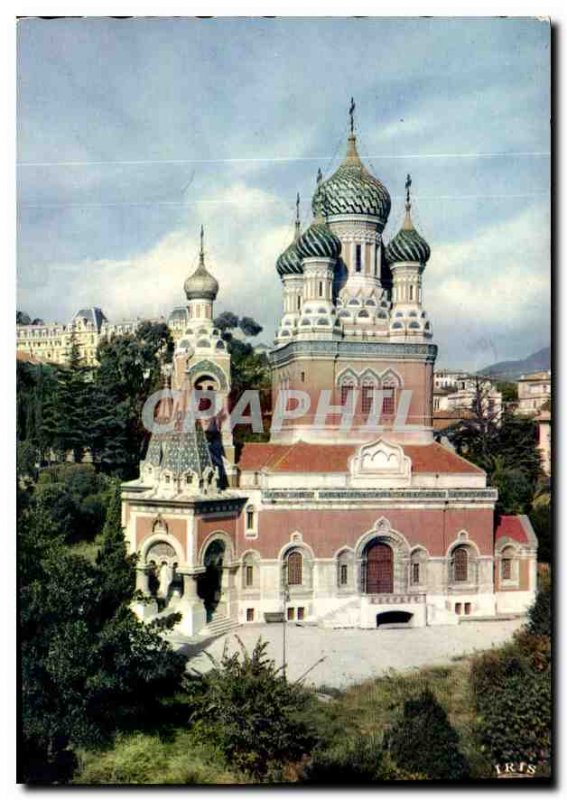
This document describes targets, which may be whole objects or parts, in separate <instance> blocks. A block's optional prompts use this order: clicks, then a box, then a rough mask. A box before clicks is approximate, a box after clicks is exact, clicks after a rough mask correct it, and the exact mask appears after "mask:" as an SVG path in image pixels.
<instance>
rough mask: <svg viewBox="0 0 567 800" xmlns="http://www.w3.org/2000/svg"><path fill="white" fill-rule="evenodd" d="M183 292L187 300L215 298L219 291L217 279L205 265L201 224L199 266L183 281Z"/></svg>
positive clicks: (203, 236) (203, 232)
mask: <svg viewBox="0 0 567 800" xmlns="http://www.w3.org/2000/svg"><path fill="white" fill-rule="evenodd" d="M184 288H185V294H186V296H187V299H188V300H215V299H216V296H217V294H218V291H219V284H218V281H217V280H216V279H215V278H214V277H213V276H212V275H211V274H210V272H209V271H208V270H207V268H206V266H205V231H204V228H203V226H202V225H201V232H200V246H199V266H198V267H197V269H196V270H195V272H194V273H193V274H192V275H190V276H189V277H188V278H187V280H186V281H185V285H184Z"/></svg>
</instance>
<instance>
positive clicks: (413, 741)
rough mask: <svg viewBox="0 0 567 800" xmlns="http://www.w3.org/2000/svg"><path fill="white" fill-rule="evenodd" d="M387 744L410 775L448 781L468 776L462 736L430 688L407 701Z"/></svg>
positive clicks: (399, 763) (394, 756) (392, 754)
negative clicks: (460, 738) (461, 747)
mask: <svg viewBox="0 0 567 800" xmlns="http://www.w3.org/2000/svg"><path fill="white" fill-rule="evenodd" d="M388 744H389V749H390V754H391V756H392V758H393V759H394V761H395V762H396V764H397V765H398V767H400V768H401V769H403V770H406V771H407V772H409V773H419V774H421V775H424V776H426V778H430V779H436V778H437V779H445V780H460V779H463V778H466V777H467V776H468V774H469V767H468V764H467V761H466V759H465V757H464V756H463V754H462V753H461V751H460V749H459V737H458V735H457V733H456V732H455V730H454V729H453V728H452V726H451V724H450V722H449V719H448V717H447V714H446V713H445V710H444V709H443V707H442V706H441V705H440V704H439V703H438V702H437V699H436V698H435V695H434V694H433V692H432V691H431V690H430V689H425V690H424V691H423V692H422V693H421V694H420V695H419V696H418V697H416V698H411V699H409V700H406V702H405V703H404V708H403V713H402V716H401V718H400V719H399V720H398V721H397V722H396V723H394V725H393V726H392V729H391V731H390V733H389V735H388Z"/></svg>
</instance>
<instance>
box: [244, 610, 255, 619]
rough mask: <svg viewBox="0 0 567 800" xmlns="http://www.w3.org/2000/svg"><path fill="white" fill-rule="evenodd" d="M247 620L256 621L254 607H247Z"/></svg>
mask: <svg viewBox="0 0 567 800" xmlns="http://www.w3.org/2000/svg"><path fill="white" fill-rule="evenodd" d="M246 622H254V609H253V608H247V609H246Z"/></svg>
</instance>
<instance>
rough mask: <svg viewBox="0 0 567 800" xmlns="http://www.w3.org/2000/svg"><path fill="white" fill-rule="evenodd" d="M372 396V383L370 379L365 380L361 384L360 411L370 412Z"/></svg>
mask: <svg viewBox="0 0 567 800" xmlns="http://www.w3.org/2000/svg"><path fill="white" fill-rule="evenodd" d="M373 396H374V384H373V383H372V382H371V381H365V382H364V383H363V385H362V413H363V414H370V411H371V409H372V400H373Z"/></svg>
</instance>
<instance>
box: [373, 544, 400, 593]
mask: <svg viewBox="0 0 567 800" xmlns="http://www.w3.org/2000/svg"><path fill="white" fill-rule="evenodd" d="M393 555H394V554H393V552H392V548H391V547H388V545H387V544H384V543H383V542H374V543H373V544H371V545H370V547H369V548H368V550H367V551H366V592H367V593H368V594H391V593H392V592H393V591H394V558H393Z"/></svg>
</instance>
